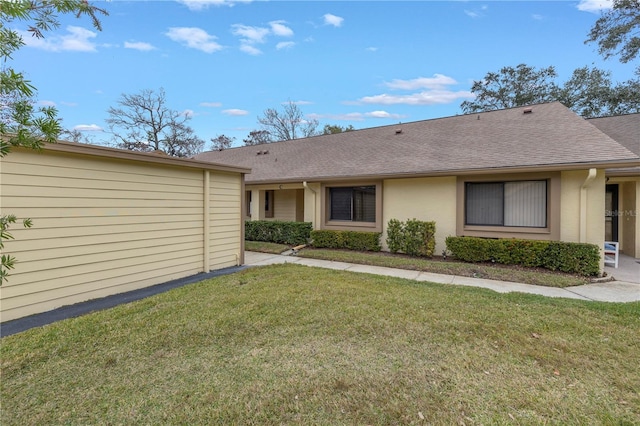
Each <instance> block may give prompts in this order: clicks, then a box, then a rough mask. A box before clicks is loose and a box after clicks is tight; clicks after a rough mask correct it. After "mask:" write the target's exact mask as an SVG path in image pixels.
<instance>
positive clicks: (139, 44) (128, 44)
mask: <svg viewBox="0 0 640 426" xmlns="http://www.w3.org/2000/svg"><path fill="white" fill-rule="evenodd" d="M124 48H125V49H134V50H139V51H141V52H148V51H150V50H155V49H156V48H155V46H153V45H152V44H149V43H145V42H143V41H125V42H124Z"/></svg>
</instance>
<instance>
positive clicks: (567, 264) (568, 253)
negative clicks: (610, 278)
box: [542, 241, 600, 276]
mask: <svg viewBox="0 0 640 426" xmlns="http://www.w3.org/2000/svg"><path fill="white" fill-rule="evenodd" d="M542 266H543V267H545V268H547V269H551V270H552V271H556V270H557V271H562V272H570V273H574V272H575V273H578V274H580V275H587V276H591V275H598V274H599V273H600V249H599V248H598V246H596V245H594V244H581V243H563V242H559V241H551V242H549V244H548V246H547V248H546V250H545V252H544V262H543V264H542Z"/></svg>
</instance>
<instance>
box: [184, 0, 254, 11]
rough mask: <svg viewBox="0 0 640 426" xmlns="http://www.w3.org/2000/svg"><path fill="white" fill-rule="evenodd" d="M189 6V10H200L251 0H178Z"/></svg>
mask: <svg viewBox="0 0 640 426" xmlns="http://www.w3.org/2000/svg"><path fill="white" fill-rule="evenodd" d="M177 1H178V3H182V4H184V5H185V6H187V7H188V8H189V10H193V11H196V12H197V11H200V10H204V9H207V8H209V6H233V5H235V4H236V3H250V2H251V0H177Z"/></svg>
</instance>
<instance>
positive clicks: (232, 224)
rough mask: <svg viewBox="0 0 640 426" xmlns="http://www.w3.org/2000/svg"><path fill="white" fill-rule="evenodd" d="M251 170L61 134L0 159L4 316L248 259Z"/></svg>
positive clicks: (0, 304) (0, 302) (0, 315)
mask: <svg viewBox="0 0 640 426" xmlns="http://www.w3.org/2000/svg"><path fill="white" fill-rule="evenodd" d="M249 172H250V170H248V169H246V168H243V167H238V166H225V165H221V164H214V163H211V162H203V161H197V160H190V159H177V158H173V157H169V156H166V155H159V154H154V153H150V154H144V153H136V152H131V151H123V150H117V149H111V148H105V147H101V146H92V145H84V144H76V143H67V142H60V143H57V144H48V145H46V147H45V148H44V149H43V150H42V151H39V152H38V151H35V150H29V149H19V148H15V149H13V150H12V152H11V153H10V154H9V155H7V156H6V157H4V158H2V160H1V167H0V194H1V198H0V200H1V207H2V214H3V215H6V214H15V215H16V216H17V217H18V218H27V217H28V218H31V219H32V220H33V227H32V228H30V229H24V228H23V227H22V223H21V222H20V223H16V224H14V225H13V226H12V228H11V232H12V234H13V236H14V237H15V239H13V240H6V241H5V242H4V243H5V252H4V253H5V254H6V253H9V254H11V255H12V256H15V257H16V259H17V260H18V261H17V263H16V266H15V269H13V270H11V271H10V273H11V275H10V276H9V280H8V282H5V283H3V285H2V287H0V321H2V322H4V321H9V320H12V319H16V318H20V317H24V316H27V315H31V314H36V313H40V312H45V311H48V310H51V309H55V308H58V307H61V306H64V305H70V304H74V303H78V302H82V301H85V300H89V299H95V298H99V297H104V296H108V295H112V294H116V293H122V292H125V291H129V290H135V289H139V288H143V287H148V286H151V285H154V284H160V283H163V282H166V281H170V280H173V279H178V278H183V277H187V276H190V275H195V274H198V273H200V272H209V271H211V270H216V269H221V268H225V267H230V266H234V265H239V264H242V263H243V253H244V219H243V217H242V214H241V212H242V211H243V209H244V206H243V203H244V175H245V174H246V173H249Z"/></svg>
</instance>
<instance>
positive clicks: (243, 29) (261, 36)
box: [231, 24, 269, 43]
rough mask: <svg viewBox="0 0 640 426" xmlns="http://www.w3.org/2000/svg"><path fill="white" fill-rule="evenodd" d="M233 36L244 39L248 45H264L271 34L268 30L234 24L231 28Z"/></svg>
mask: <svg viewBox="0 0 640 426" xmlns="http://www.w3.org/2000/svg"><path fill="white" fill-rule="evenodd" d="M231 28H232V30H231V32H232V33H233V35H236V36H239V37H242V39H243V41H244V42H246V43H264V41H265V37H267V35H268V34H269V29H268V28H263V27H251V26H249V25H242V24H234V25H232V26H231Z"/></svg>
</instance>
